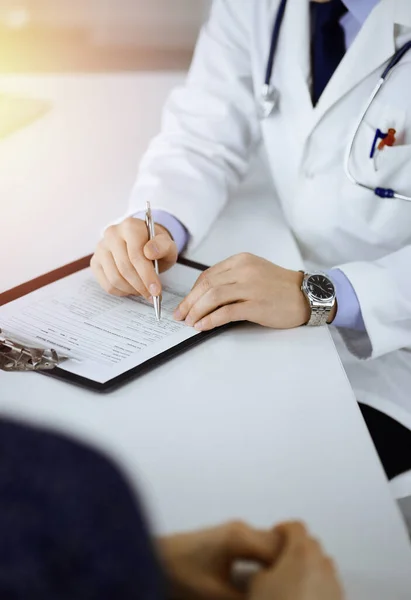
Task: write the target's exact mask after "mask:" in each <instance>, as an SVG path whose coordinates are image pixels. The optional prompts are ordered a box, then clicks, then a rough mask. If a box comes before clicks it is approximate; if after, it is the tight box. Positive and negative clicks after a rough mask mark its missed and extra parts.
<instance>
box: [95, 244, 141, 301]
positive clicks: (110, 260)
mask: <svg viewBox="0 0 411 600" xmlns="http://www.w3.org/2000/svg"><path fill="white" fill-rule="evenodd" d="M98 260H99V262H100V265H101V266H102V268H103V271H104V275H105V276H106V278H107V279H108V281H109V283H110V285H111V286H112V287H113V288H115V289H117V290H120V291H122V292H124V294H125V295H128V296H136V295H139V294H142V291H143V290H144V294H143V295H145V296H146V297H147V298H148V297H149V294H148V292H147V290H145V288H144V285H143V283H142V282H141V280H140V278H139V277H138V275H137V278H138V280H137V281H135V280H134V281H133V284H131V283H130V282H129V281H127V279H125V277H123V275H122V274H121V272H120V270H119V267H118V264H117V261H118V262H119V263H121V259H118V258H117V260H116V259H115V257H114V255H113V254H112V253H111V252H110V251H109V250H106V249H101V250H100V251H99V253H98ZM121 268H122V269H123V270H124V268H123V266H122V267H121ZM139 288H140V289H139ZM140 290H142V291H140Z"/></svg>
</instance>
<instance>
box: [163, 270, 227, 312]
mask: <svg viewBox="0 0 411 600" xmlns="http://www.w3.org/2000/svg"><path fill="white" fill-rule="evenodd" d="M213 269H214V267H213V268H212V269H207V271H204V273H202V274H201V276H200V277H199V278H198V279H197V281H196V283H195V284H194V287H193V289H192V290H191V292H190V293H189V294H188V295H187V296H186V297H185V298H184V300H183V301H182V302H181V303H180V305H179V306H178V308H177V310H176V311H175V313H174V318H175V319H176V320H177V321H183V320H184V319H185V318H186V317H187V315H188V314H189V312H190V311H191V309H192V308H193V306H194V305H195V304H196V303H197V302H198V301H199V300H200V298H201V297H202V296H204V295H205V294H208V293H209V292H210V293H212V294H215V295H217V292H216V289H217V288H220V287H223V286H229V285H233V284H235V283H236V281H235V276H234V274H233V273H232V272H231V271H224V272H222V273H218V272H217V273H215V272H214V271H213ZM218 293H219V292H218ZM231 293H232V292H231Z"/></svg>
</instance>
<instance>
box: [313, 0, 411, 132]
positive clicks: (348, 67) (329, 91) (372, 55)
mask: <svg viewBox="0 0 411 600" xmlns="http://www.w3.org/2000/svg"><path fill="white" fill-rule="evenodd" d="M403 1H405V2H409V1H410V0H381V2H380V4H378V5H377V7H376V8H375V9H374V11H373V12H372V13H371V15H370V16H369V18H368V19H367V21H366V23H365V24H364V26H363V27H362V29H361V30H360V32H359V34H358V36H357V38H356V39H355V41H354V43H353V45H352V46H351V47H350V48H349V50H348V52H347V53H346V55H345V56H344V58H343V60H342V62H341V63H340V65H339V67H338V69H337V70H336V72H335V73H334V75H333V77H332V78H331V80H330V82H329V84H328V85H327V87H326V88H325V90H324V92H323V94H322V96H321V98H320V100H319V102H318V104H317V106H316V108H315V110H314V112H313V121H312V128H313V129H314V127H315V126H316V125H317V124H318V122H319V121H320V120H321V119H322V117H323V116H324V115H325V114H326V112H327V111H328V110H329V109H330V108H331V107H332V106H333V105H334V104H336V103H337V102H338V101H339V100H340V99H341V98H342V97H343V96H345V95H346V94H347V93H348V92H349V91H350V90H352V89H353V88H354V87H355V86H356V85H358V83H360V82H361V81H363V80H364V79H365V78H366V77H367V76H368V75H370V74H371V73H372V72H373V71H375V70H376V69H378V68H381V67H382V65H383V64H384V63H385V62H386V61H387V60H388V59H389V58H390V57H391V56H392V55H393V54H394V52H395V38H394V13H395V11H396V10H397V5H400V4H402V2H403ZM406 10H407V9H406V8H405V7H404V12H405V11H406ZM409 12H410V9H409V8H408V13H409Z"/></svg>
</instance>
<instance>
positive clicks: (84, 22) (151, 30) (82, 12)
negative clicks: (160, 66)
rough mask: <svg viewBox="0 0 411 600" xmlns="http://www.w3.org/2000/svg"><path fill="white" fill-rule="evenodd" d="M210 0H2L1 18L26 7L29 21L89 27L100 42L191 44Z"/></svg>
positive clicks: (156, 44) (176, 45)
mask: <svg viewBox="0 0 411 600" xmlns="http://www.w3.org/2000/svg"><path fill="white" fill-rule="evenodd" d="M209 4H210V0H1V1H0V19H4V18H5V17H6V15H7V13H8V11H10V10H11V9H13V7H14V8H16V7H22V8H26V9H27V10H28V12H29V14H30V18H31V20H32V22H35V23H41V24H47V25H52V26H56V27H75V28H81V29H83V28H86V29H87V30H90V32H91V35H92V37H93V38H94V39H95V40H96V41H99V42H101V43H106V42H110V43H117V44H130V43H132V44H134V45H137V46H159V47H162V48H164V47H183V48H184V47H187V46H192V45H193V44H194V42H195V39H196V37H197V34H198V30H199V28H200V26H201V23H202V22H203V20H204V18H205V16H206V14H207V11H208V7H209Z"/></svg>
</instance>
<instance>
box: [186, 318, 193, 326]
mask: <svg viewBox="0 0 411 600" xmlns="http://www.w3.org/2000/svg"><path fill="white" fill-rule="evenodd" d="M186 323H187V325H189V327H192V326H193V325H194V319H193V317H187V319H186Z"/></svg>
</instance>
